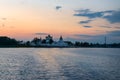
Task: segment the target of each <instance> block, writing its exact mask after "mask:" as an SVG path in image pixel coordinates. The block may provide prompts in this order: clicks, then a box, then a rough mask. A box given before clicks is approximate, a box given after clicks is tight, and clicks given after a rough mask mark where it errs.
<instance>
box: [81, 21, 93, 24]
mask: <svg viewBox="0 0 120 80" xmlns="http://www.w3.org/2000/svg"><path fill="white" fill-rule="evenodd" d="M91 21H92V20H86V21H80V24H87V23H90V22H91Z"/></svg>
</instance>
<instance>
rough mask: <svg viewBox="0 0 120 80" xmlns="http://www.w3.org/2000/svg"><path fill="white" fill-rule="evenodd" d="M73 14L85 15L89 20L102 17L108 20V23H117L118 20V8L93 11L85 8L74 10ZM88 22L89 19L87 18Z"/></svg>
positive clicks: (119, 12)
mask: <svg viewBox="0 0 120 80" xmlns="http://www.w3.org/2000/svg"><path fill="white" fill-rule="evenodd" d="M75 12H76V13H75V14H74V16H82V17H87V18H89V19H90V20H91V19H94V18H103V19H106V20H107V21H109V22H110V23H119V22H120V10H107V11H99V12H93V11H91V10H90V9H85V10H76V11H75ZM88 22H89V20H88Z"/></svg>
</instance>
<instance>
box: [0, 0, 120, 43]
mask: <svg viewBox="0 0 120 80" xmlns="http://www.w3.org/2000/svg"><path fill="white" fill-rule="evenodd" d="M119 3H120V0H0V36H8V37H12V38H15V39H17V40H31V39H33V38H34V37H42V38H44V37H45V36H46V35H48V34H51V35H52V36H53V38H54V39H55V40H56V39H58V38H59V36H61V35H62V36H63V38H64V40H70V41H83V42H85V41H87V42H92V43H96V42H98V43H104V38H105V36H106V37H107V43H119V42H120V6H119Z"/></svg>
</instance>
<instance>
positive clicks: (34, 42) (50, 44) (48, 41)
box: [30, 35, 68, 47]
mask: <svg viewBox="0 0 120 80" xmlns="http://www.w3.org/2000/svg"><path fill="white" fill-rule="evenodd" d="M43 40H44V41H45V42H44V43H42V39H41V38H40V39H39V38H34V39H33V40H32V41H31V43H30V45H31V46H46V47H67V46H68V44H67V43H65V42H64V40H63V38H62V36H60V38H59V40H58V41H54V40H53V37H52V36H51V35H48V36H46V37H45V39H43Z"/></svg>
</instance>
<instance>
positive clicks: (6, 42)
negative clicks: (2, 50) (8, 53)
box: [0, 36, 19, 46]
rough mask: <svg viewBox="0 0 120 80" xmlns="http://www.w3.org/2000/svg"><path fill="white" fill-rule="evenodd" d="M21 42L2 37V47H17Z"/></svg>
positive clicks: (0, 39) (0, 41) (0, 44)
mask: <svg viewBox="0 0 120 80" xmlns="http://www.w3.org/2000/svg"><path fill="white" fill-rule="evenodd" d="M18 44H19V42H18V41H17V40H15V39H11V38H9V37H6V36H1V37H0V46H16V45H18Z"/></svg>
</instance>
